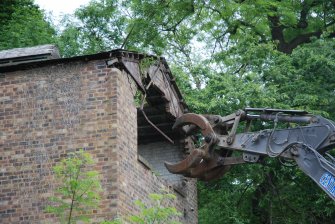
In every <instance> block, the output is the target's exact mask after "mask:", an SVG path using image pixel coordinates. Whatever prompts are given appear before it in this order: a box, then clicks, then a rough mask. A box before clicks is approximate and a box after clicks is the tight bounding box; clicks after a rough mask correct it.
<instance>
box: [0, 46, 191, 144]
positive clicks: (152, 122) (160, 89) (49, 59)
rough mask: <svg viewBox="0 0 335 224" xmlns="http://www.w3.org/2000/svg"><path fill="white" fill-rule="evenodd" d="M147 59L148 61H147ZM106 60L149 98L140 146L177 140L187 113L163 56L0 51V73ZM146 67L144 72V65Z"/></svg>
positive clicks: (36, 49) (54, 49) (50, 49)
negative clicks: (175, 125) (177, 128)
mask: <svg viewBox="0 0 335 224" xmlns="http://www.w3.org/2000/svg"><path fill="white" fill-rule="evenodd" d="M146 59H148V60H146ZM91 60H105V62H106V65H107V66H108V67H115V68H118V69H120V70H123V71H125V72H127V73H128V74H129V75H130V76H131V77H132V78H133V80H134V81H135V82H136V84H137V86H138V89H139V90H140V91H141V92H142V93H143V94H144V95H145V96H146V102H147V104H145V106H144V107H143V108H138V113H137V114H138V140H139V143H145V142H147V141H152V139H156V140H162V139H168V140H169V141H170V142H172V140H171V139H176V138H178V134H177V133H174V132H173V131H172V126H173V123H174V121H175V119H176V118H177V117H179V116H181V115H182V114H183V113H184V112H185V111H187V106H186V104H185V102H184V99H183V97H182V94H181V93H180V91H179V88H178V86H177V84H176V81H175V78H174V77H173V75H172V73H171V71H170V68H169V66H168V64H167V62H166V60H165V59H164V58H163V57H157V56H152V55H147V54H141V53H138V52H134V51H126V50H122V49H115V50H111V51H108V52H100V53H97V54H90V55H82V56H76V57H70V58H61V57H60V55H59V51H58V49H57V47H56V46H54V45H41V46H36V47H29V48H16V49H11V50H5V51H0V74H1V73H8V72H14V71H18V70H29V69H33V68H38V67H42V66H52V65H57V64H64V63H70V62H76V61H85V62H87V61H91ZM148 61H149V62H150V63H149V65H146V69H145V72H143V65H142V64H143V62H145V63H146V64H147V62H148Z"/></svg>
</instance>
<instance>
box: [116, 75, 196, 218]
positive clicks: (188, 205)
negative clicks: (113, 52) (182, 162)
mask: <svg viewBox="0 0 335 224" xmlns="http://www.w3.org/2000/svg"><path fill="white" fill-rule="evenodd" d="M118 77H119V79H118V80H119V82H118V96H119V98H118V100H117V102H118V106H117V107H118V109H117V111H118V121H119V122H120V126H119V127H118V128H119V129H118V151H119V164H120V172H119V178H118V181H119V187H120V192H119V202H120V205H119V208H120V211H121V215H126V214H129V213H132V212H133V211H136V208H135V207H134V205H133V201H134V200H136V199H140V200H142V201H145V202H148V198H147V196H148V194H149V193H154V192H155V193H159V192H160V190H161V189H165V190H169V191H170V192H171V193H174V194H176V195H177V196H178V200H177V201H176V202H175V204H174V206H175V207H177V209H178V210H179V212H181V213H183V214H184V213H185V216H182V217H181V218H180V221H181V222H182V223H189V224H194V223H197V199H196V198H197V192H196V181H195V180H192V179H188V181H187V183H186V187H185V190H186V195H185V196H184V197H183V196H181V195H179V194H178V193H177V192H175V191H174V190H173V188H172V186H171V185H172V184H173V183H171V182H168V181H166V180H164V178H162V177H160V176H159V173H157V176H156V175H155V172H156V171H155V170H150V169H148V168H147V167H146V166H144V165H143V164H142V163H139V162H138V155H137V153H138V146H137V127H136V123H137V121H136V119H137V117H136V107H135V105H134V102H133V94H134V93H135V92H134V90H135V88H134V85H130V84H129V80H130V79H128V78H127V75H126V74H123V75H119V76H118ZM119 112H120V113H119ZM155 145H156V146H157V144H155ZM166 145H170V143H169V142H166ZM166 145H164V144H163V145H162V147H165V146H166ZM152 150H160V149H159V148H156V149H152ZM153 154H154V153H153ZM167 159H168V158H167ZM149 162H150V161H149Z"/></svg>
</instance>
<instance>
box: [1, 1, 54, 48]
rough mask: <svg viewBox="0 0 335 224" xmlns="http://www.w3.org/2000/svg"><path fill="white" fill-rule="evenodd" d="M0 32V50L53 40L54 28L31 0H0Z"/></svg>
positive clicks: (52, 41) (51, 41) (47, 42)
mask: <svg viewBox="0 0 335 224" xmlns="http://www.w3.org/2000/svg"><path fill="white" fill-rule="evenodd" d="M0 33H1V35H0V50H3V49H9V48H16V47H28V46H35V45H39V44H50V43H54V42H55V39H54V36H55V29H54V28H53V27H52V25H51V23H50V22H49V21H47V20H46V18H45V16H44V14H43V11H41V10H40V9H39V8H38V6H36V5H35V4H34V3H33V1H32V0H15V1H12V0H5V1H1V2H0Z"/></svg>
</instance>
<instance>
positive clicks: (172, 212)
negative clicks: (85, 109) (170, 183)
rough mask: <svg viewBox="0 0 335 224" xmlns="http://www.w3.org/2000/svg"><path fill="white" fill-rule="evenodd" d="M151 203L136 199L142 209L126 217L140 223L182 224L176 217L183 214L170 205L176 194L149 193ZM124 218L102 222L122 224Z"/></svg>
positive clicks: (103, 223)
mask: <svg viewBox="0 0 335 224" xmlns="http://www.w3.org/2000/svg"><path fill="white" fill-rule="evenodd" d="M149 199H150V202H149V204H146V203H144V202H143V201H141V200H136V201H135V202H134V203H135V205H137V206H138V207H139V209H140V212H139V214H137V215H131V216H129V217H127V218H126V219H127V220H129V221H131V222H132V223H139V224H163V223H168V224H180V222H177V221H175V219H176V218H177V217H178V216H180V215H181V214H180V213H179V212H178V211H177V209H176V208H174V207H173V206H169V203H171V202H172V201H173V200H175V199H176V196H175V195H174V194H170V193H167V192H163V193H160V194H156V193H155V194H154V193H152V194H149ZM122 223H124V221H122V219H118V220H113V221H104V222H102V223H101V224H122Z"/></svg>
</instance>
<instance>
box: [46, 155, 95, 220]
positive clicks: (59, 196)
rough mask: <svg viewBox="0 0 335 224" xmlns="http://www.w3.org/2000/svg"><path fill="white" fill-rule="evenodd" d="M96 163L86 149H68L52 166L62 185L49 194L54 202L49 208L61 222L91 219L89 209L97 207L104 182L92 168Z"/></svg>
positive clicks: (58, 181) (48, 210)
mask: <svg viewBox="0 0 335 224" xmlns="http://www.w3.org/2000/svg"><path fill="white" fill-rule="evenodd" d="M93 164H94V161H93V159H92V157H91V155H90V154H89V153H87V152H84V151H83V150H80V151H77V152H75V153H69V155H68V157H67V158H65V159H62V161H61V162H60V164H58V165H56V166H54V168H53V170H54V173H55V177H56V180H57V183H59V186H58V187H57V189H56V194H55V196H53V197H50V202H52V205H50V206H48V207H47V208H46V211H47V212H50V213H53V214H56V215H57V216H58V217H59V219H60V221H61V223H68V224H70V223H76V221H77V220H82V221H85V222H88V221H89V220H90V219H89V217H88V215H86V214H87V209H93V208H97V206H98V204H99V201H100V195H99V193H100V191H101V185H100V180H99V174H98V172H96V171H92V170H90V166H91V165H93Z"/></svg>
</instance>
